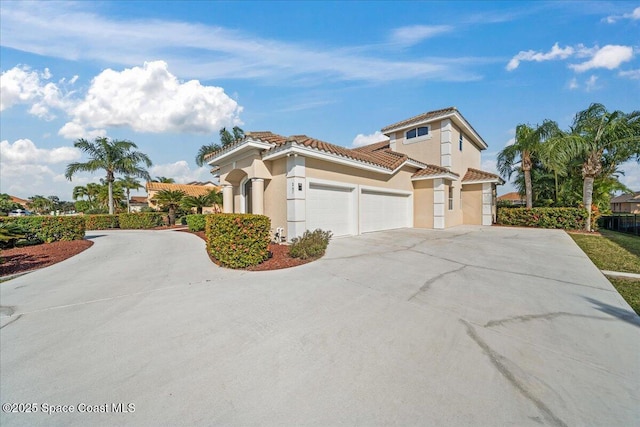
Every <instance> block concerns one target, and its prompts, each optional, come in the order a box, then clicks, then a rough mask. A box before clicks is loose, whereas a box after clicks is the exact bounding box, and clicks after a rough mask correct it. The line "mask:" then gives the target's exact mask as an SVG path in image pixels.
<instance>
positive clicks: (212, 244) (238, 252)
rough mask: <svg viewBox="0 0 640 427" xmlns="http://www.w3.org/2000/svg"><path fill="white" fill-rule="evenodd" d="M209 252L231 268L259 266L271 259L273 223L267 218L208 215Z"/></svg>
mask: <svg viewBox="0 0 640 427" xmlns="http://www.w3.org/2000/svg"><path fill="white" fill-rule="evenodd" d="M205 221H206V225H205V235H206V238H207V251H208V252H209V253H210V254H211V256H213V257H214V258H215V259H217V260H218V261H219V262H220V264H222V265H223V266H225V267H230V268H245V267H249V266H252V265H258V264H260V263H261V262H263V261H264V260H266V259H267V258H268V256H269V250H268V246H269V240H270V237H269V230H270V229H271V220H270V219H269V218H268V217H266V216H264V215H252V214H217V215H206V220H205Z"/></svg>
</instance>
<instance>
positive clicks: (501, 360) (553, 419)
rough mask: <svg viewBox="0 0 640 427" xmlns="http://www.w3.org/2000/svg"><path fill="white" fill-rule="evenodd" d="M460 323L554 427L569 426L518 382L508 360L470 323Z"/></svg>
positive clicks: (501, 371)
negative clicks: (508, 364)
mask: <svg viewBox="0 0 640 427" xmlns="http://www.w3.org/2000/svg"><path fill="white" fill-rule="evenodd" d="M459 321H460V322H461V323H462V324H463V325H465V327H466V328H467V335H469V337H470V338H471V339H472V340H473V341H475V343H476V344H478V346H479V347H480V348H481V349H482V352H483V353H484V354H486V355H487V357H488V358H489V361H490V362H491V364H492V365H493V366H495V368H496V369H497V370H498V372H499V373H500V374H501V375H502V376H503V377H504V378H505V379H506V380H507V381H508V382H509V383H510V384H511V385H512V386H513V387H514V388H515V389H516V390H518V391H519V392H520V394H522V395H523V396H524V397H525V398H526V399H528V400H529V401H530V402H531V403H533V404H534V405H535V406H536V407H537V408H538V410H540V412H541V413H542V416H543V417H544V419H545V420H546V421H547V422H549V423H550V424H552V425H554V426H561V427H566V426H567V424H566V423H565V422H564V421H562V420H561V419H560V418H558V416H557V415H555V414H554V413H553V411H551V408H549V407H548V406H547V405H546V404H545V403H544V402H543V401H542V400H540V399H538V398H537V397H536V396H534V395H533V393H532V392H531V390H529V389H528V388H527V387H526V386H525V384H523V383H522V382H521V381H519V380H518V378H516V376H515V374H514V373H513V372H511V370H510V369H509V368H508V367H507V364H506V363H505V362H506V361H508V359H507V358H505V357H504V356H502V355H501V354H499V353H497V352H496V351H495V350H493V349H492V348H491V347H489V345H488V344H487V343H486V342H485V341H484V340H483V339H482V338H480V336H479V335H478V333H477V332H476V330H475V328H474V327H473V326H472V325H471V324H470V323H469V322H467V321H466V320H463V319H459Z"/></svg>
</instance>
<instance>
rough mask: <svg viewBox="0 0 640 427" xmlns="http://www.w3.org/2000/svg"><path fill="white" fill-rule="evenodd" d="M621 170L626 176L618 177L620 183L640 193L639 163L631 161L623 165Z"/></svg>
mask: <svg viewBox="0 0 640 427" xmlns="http://www.w3.org/2000/svg"><path fill="white" fill-rule="evenodd" d="M619 169H620V170H622V171H624V175H620V176H619V177H618V178H619V179H620V182H621V183H623V184H624V185H626V186H627V187H628V188H630V189H632V190H633V191H640V167H638V162H636V161H635V160H629V161H628V162H625V163H623V164H621V165H620V167H619Z"/></svg>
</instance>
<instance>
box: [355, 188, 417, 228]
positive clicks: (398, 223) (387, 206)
mask: <svg viewBox="0 0 640 427" xmlns="http://www.w3.org/2000/svg"><path fill="white" fill-rule="evenodd" d="M411 209H412V206H411V197H409V195H408V194H401V193H390V192H385V191H382V190H362V193H361V196H360V213H361V214H360V231H361V232H363V233H366V232H370V231H381V230H391V229H394V228H405V227H411Z"/></svg>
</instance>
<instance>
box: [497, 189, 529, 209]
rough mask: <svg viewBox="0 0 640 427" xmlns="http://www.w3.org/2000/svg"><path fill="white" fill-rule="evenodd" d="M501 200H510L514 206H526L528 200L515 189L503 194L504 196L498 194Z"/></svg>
mask: <svg viewBox="0 0 640 427" xmlns="http://www.w3.org/2000/svg"><path fill="white" fill-rule="evenodd" d="M498 201H499V202H509V203H511V204H512V205H513V206H525V205H526V204H527V201H526V200H525V199H524V196H521V195H520V193H518V192H517V191H513V192H511V193H506V194H503V195H502V196H498Z"/></svg>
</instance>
